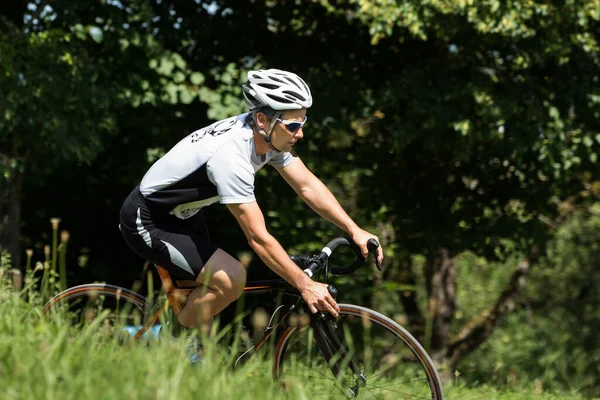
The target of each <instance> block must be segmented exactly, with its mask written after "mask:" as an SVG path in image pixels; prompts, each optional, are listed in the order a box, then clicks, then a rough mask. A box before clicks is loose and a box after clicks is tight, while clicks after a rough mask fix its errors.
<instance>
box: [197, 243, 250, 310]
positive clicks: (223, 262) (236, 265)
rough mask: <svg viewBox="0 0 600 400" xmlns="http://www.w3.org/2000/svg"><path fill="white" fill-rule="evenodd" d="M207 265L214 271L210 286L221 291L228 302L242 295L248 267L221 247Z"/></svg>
mask: <svg viewBox="0 0 600 400" xmlns="http://www.w3.org/2000/svg"><path fill="white" fill-rule="evenodd" d="M206 267H207V269H209V270H213V271H214V272H212V274H211V275H212V276H211V279H210V280H211V282H210V283H209V286H211V287H213V288H215V289H216V290H218V291H220V292H221V293H222V294H223V296H224V297H225V298H226V300H227V301H228V302H233V301H235V300H237V299H238V298H239V297H240V295H241V294H242V293H243V291H244V286H245V284H246V268H244V266H243V265H242V264H241V263H240V262H239V261H238V260H237V259H235V258H234V257H232V256H230V255H229V254H227V253H226V252H224V251H222V250H220V249H219V250H217V252H216V253H215V254H214V255H213V256H212V257H211V258H210V260H209V262H208V263H207V266H206ZM209 273H210V272H209Z"/></svg>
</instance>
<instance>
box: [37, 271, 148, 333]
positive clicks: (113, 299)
mask: <svg viewBox="0 0 600 400" xmlns="http://www.w3.org/2000/svg"><path fill="white" fill-rule="evenodd" d="M90 303H93V307H100V308H101V309H104V310H106V309H108V310H109V312H108V315H109V316H106V315H105V317H106V318H107V319H106V320H105V321H107V320H112V321H113V322H114V320H115V315H116V314H111V312H113V311H116V313H117V314H119V322H120V324H121V325H123V326H120V327H119V329H120V331H119V334H120V335H121V334H122V333H123V332H128V333H129V334H130V335H133V334H135V331H136V329H138V328H139V327H140V326H141V325H143V323H144V322H145V321H146V318H147V316H148V311H149V310H150V309H151V304H150V303H149V301H148V300H147V299H146V298H145V297H144V296H142V295H140V294H139V293H136V292H134V291H132V290H129V289H125V288H123V287H120V286H114V285H108V284H101V283H92V284H84V285H79V286H74V287H72V288H69V289H66V290H64V291H62V292H60V293H58V294H57V295H55V296H54V297H53V298H52V299H50V300H49V301H48V302H47V303H46V304H45V305H44V307H43V308H42V315H49V314H51V313H53V312H54V311H57V312H58V311H59V310H61V311H66V312H71V313H73V316H71V318H70V321H71V323H72V324H74V325H75V324H78V323H82V322H83V320H84V319H88V317H89V316H88V315H85V313H83V314H79V313H81V311H85V310H86V309H85V308H84V307H88V308H87V310H89V309H92V308H90V307H89V304H90ZM77 307H80V308H82V310H79V309H78V308H77ZM73 310H77V313H76V312H74V311H73ZM130 312H131V313H130ZM92 314H93V313H92ZM96 315H97V313H96ZM136 317H137V318H136ZM93 318H94V315H92V316H91V317H89V319H90V320H91V319H93ZM87 322H89V321H87ZM115 325H116V323H115Z"/></svg>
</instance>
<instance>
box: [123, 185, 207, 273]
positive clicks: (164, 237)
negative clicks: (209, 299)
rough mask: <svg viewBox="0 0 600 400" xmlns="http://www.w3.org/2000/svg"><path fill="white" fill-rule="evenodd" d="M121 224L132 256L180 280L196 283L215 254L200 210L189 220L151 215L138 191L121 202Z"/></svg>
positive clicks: (164, 214) (155, 212) (156, 212)
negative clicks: (146, 261)
mask: <svg viewBox="0 0 600 400" xmlns="http://www.w3.org/2000/svg"><path fill="white" fill-rule="evenodd" d="M120 221H121V224H120V226H119V228H120V229H121V233H122V234H123V238H124V239H125V242H126V243H127V244H128V245H129V247H131V249H132V250H133V251H134V252H136V253H137V254H138V255H140V256H141V257H143V258H144V259H146V260H148V261H150V262H152V263H154V264H157V265H160V266H161V267H163V268H165V269H167V270H168V271H169V272H170V273H171V274H173V275H174V276H175V277H178V278H181V279H191V280H196V278H197V277H198V274H199V273H200V271H202V268H203V267H204V264H205V263H206V262H207V261H208V259H209V258H210V257H211V256H212V255H213V254H214V252H215V251H216V250H217V247H216V246H215V245H213V244H212V243H211V242H210V236H209V234H208V227H207V226H206V220H205V219H204V214H203V213H202V210H200V211H199V212H198V213H197V214H196V215H194V216H192V217H190V218H188V219H180V218H177V217H175V216H173V215H170V214H169V213H168V212H166V211H162V212H158V211H153V210H151V209H150V208H148V205H147V203H146V200H145V199H144V196H142V193H140V190H139V187H135V188H134V189H133V191H132V192H131V193H130V194H129V196H128V197H127V198H126V199H125V201H124V202H123V206H122V207H121V213H120Z"/></svg>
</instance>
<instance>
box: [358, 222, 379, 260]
mask: <svg viewBox="0 0 600 400" xmlns="http://www.w3.org/2000/svg"><path fill="white" fill-rule="evenodd" d="M371 238H373V239H375V240H377V243H379V247H378V248H377V261H378V262H379V264H381V263H382V262H383V248H382V247H381V242H380V241H379V238H378V237H377V236H376V235H373V234H371V233H369V232H367V231H365V230H363V229H360V228H358V229H357V230H356V231H354V232H352V240H354V243H356V244H357V245H358V246H359V247H360V251H361V252H362V255H363V257H364V258H367V256H368V255H369V250H368V249H367V241H368V240H369V239H371Z"/></svg>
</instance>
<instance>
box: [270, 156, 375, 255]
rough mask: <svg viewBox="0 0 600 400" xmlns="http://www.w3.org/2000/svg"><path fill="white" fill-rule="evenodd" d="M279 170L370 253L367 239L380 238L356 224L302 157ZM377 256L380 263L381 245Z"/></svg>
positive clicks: (318, 211)
mask: <svg viewBox="0 0 600 400" xmlns="http://www.w3.org/2000/svg"><path fill="white" fill-rule="evenodd" d="M278 171H279V173H280V174H281V176H283V178H284V179H285V180H286V181H287V182H288V183H289V185H290V186H291V187H292V188H293V189H294V191H295V192H296V193H297V194H298V196H300V197H301V198H302V200H304V201H305V202H306V204H308V205H309V206H310V208H312V209H313V210H314V211H315V212H316V213H317V214H319V215H320V216H321V217H323V218H325V219H327V220H328V221H330V222H332V223H334V224H335V225H337V226H338V227H339V228H340V229H342V230H344V231H345V232H346V233H348V234H349V235H350V236H351V237H352V239H353V240H354V241H355V242H356V243H357V244H358V245H359V246H360V248H361V250H362V253H363V255H364V256H365V257H366V256H367V255H368V250H367V245H366V243H367V240H368V239H369V238H375V239H376V240H377V241H379V238H377V236H376V235H372V234H370V233H369V232H367V231H365V230H363V229H361V228H360V227H359V226H358V225H356V223H355V222H354V221H353V220H352V218H350V217H349V216H348V214H347V213H346V211H344V209H343V208H342V206H341V205H340V203H339V202H338V201H337V199H336V198H335V196H334V195H333V193H331V191H330V190H329V189H328V188H327V186H325V184H324V183H323V182H321V180H320V179H319V178H317V177H316V176H315V174H313V173H312V172H311V171H310V170H309V169H308V168H307V167H306V165H304V163H303V162H302V160H301V159H300V158H296V159H295V160H294V162H292V163H291V164H289V165H287V166H285V167H283V168H280V169H278ZM377 258H378V260H379V262H380V263H381V262H382V261H383V250H382V248H381V246H379V249H378V256H377Z"/></svg>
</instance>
